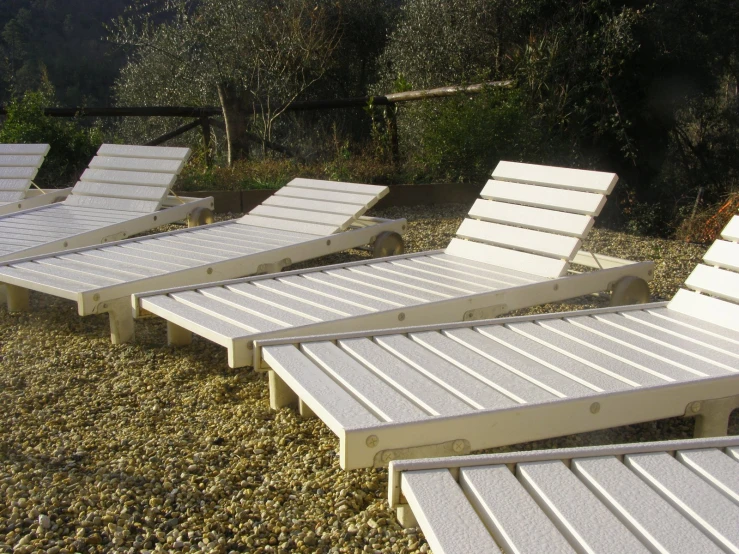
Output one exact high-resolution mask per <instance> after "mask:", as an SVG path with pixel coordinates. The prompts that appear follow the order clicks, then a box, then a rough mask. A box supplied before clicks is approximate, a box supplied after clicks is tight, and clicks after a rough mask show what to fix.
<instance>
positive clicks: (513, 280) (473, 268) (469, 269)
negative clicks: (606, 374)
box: [415, 253, 544, 285]
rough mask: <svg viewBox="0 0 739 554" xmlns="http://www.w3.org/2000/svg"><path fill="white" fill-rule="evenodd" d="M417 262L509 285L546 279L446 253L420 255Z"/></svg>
mask: <svg viewBox="0 0 739 554" xmlns="http://www.w3.org/2000/svg"><path fill="white" fill-rule="evenodd" d="M415 263H424V264H429V265H433V266H441V267H446V268H449V269H452V270H454V271H460V272H462V273H465V274H467V275H470V276H473V277H474V276H476V275H480V276H481V277H483V278H488V279H492V280H493V281H497V282H499V283H506V284H509V285H526V284H528V283H538V282H541V281H543V280H544V277H541V276H540V275H532V274H530V273H523V272H521V271H515V270H513V269H509V268H505V267H498V266H495V265H490V264H488V263H485V262H476V261H475V260H467V259H465V258H456V257H454V256H449V255H447V254H444V253H439V254H431V255H428V256H423V257H421V256H419V257H417V258H416V259H415Z"/></svg>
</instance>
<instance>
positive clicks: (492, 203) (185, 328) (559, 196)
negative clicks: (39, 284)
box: [0, 162, 654, 367]
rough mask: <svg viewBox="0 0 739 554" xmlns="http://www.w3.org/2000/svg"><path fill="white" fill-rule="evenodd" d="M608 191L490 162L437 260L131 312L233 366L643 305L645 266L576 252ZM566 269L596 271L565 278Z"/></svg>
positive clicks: (179, 293)
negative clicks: (560, 304)
mask: <svg viewBox="0 0 739 554" xmlns="http://www.w3.org/2000/svg"><path fill="white" fill-rule="evenodd" d="M616 180H617V177H616V175H614V174H612V173H601V172H595V171H581V170H575V169H562V168H553V167H545V166H534V165H527V164H519V163H511V162H500V164H499V165H498V167H497V168H496V170H495V172H494V173H493V180H491V181H489V182H488V183H487V185H486V186H485V188H484V189H483V191H482V192H481V199H479V200H477V201H476V202H475V204H474V205H473V206H472V209H471V210H470V212H469V217H468V218H467V219H465V220H464V222H463V223H462V225H461V226H460V227H459V230H458V231H457V236H456V238H454V239H453V240H452V241H451V243H450V244H449V246H448V247H447V249H446V250H443V251H442V250H439V251H432V252H420V253H415V254H407V255H404V256H399V257H392V258H387V259H384V260H379V261H361V262H354V263H347V264H340V265H334V266H328V267H319V268H314V269H308V270H300V271H291V272H284V273H281V274H279V275H266V276H259V277H251V278H248V279H243V280H237V281H229V282H222V283H215V284H212V285H208V286H207V287H184V288H177V289H169V290H161V291H154V292H148V293H141V294H136V295H135V296H134V299H133V301H134V308H135V310H136V313H137V314H142V313H147V314H148V313H153V314H155V315H158V316H159V317H162V318H164V319H167V320H168V328H169V330H170V339H171V340H170V342H175V343H186V342H187V341H188V340H189V335H190V334H191V333H192V332H194V333H197V334H199V335H202V336H203V337H206V338H207V339H209V340H212V341H214V342H216V343H218V344H221V345H223V346H225V347H226V348H227V349H228V360H229V365H231V367H243V366H248V365H252V361H253V357H252V354H253V349H252V348H253V342H254V340H257V339H264V338H273V337H274V338H277V337H285V336H300V335H308V334H321V333H331V332H340V331H358V330H366V329H378V328H389V327H396V326H398V325H399V324H402V325H418V324H423V323H429V322H444V321H470V320H476V319H484V318H486V317H494V316H497V315H499V314H502V313H506V312H508V311H510V310H515V309H518V308H523V307H527V306H532V305H537V304H542V303H546V302H555V301H559V300H564V299H567V298H572V297H576V296H580V295H583V294H588V293H595V292H598V291H603V290H615V296H616V298H618V299H619V301H620V302H633V301H637V300H641V301H646V300H648V298H649V292H648V287H647V285H646V282H645V281H646V280H649V279H651V275H652V270H653V267H654V265H653V264H652V263H651V262H642V263H632V262H627V261H624V260H617V259H615V258H605V257H595V256H593V255H592V254H589V253H586V252H580V245H581V239H582V238H583V237H585V236H586V235H587V233H588V231H589V230H590V228H591V226H592V224H593V218H594V216H595V215H597V214H598V213H599V212H600V210H601V208H602V207H603V204H604V203H605V201H606V195H607V194H608V193H610V192H611V190H612V189H613V186H614V185H615V183H616ZM573 260H574V261H575V262H577V263H580V264H586V265H587V264H589V265H591V266H595V267H598V265H597V264H602V267H604V268H605V269H599V270H597V271H591V272H586V273H582V274H579V275H574V276H567V277H564V275H566V274H567V272H568V269H569V265H570V261H573ZM0 273H1V272H0ZM634 291H636V294H633V292H634Z"/></svg>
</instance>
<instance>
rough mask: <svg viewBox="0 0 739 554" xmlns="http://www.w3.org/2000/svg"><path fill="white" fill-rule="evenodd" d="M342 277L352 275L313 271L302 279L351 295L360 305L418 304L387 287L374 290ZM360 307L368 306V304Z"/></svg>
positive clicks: (348, 273) (345, 272)
mask: <svg viewBox="0 0 739 554" xmlns="http://www.w3.org/2000/svg"><path fill="white" fill-rule="evenodd" d="M340 275H341V276H340ZM344 275H349V276H351V275H352V274H351V273H350V272H349V271H344V272H331V273H325V272H320V271H314V272H311V273H306V274H305V275H303V277H302V278H304V279H305V280H306V281H312V282H315V283H318V284H319V285H321V286H326V287H330V289H329V290H337V291H340V292H339V293H340V294H345V293H349V294H353V295H355V296H356V297H357V302H359V303H360V304H362V303H363V302H372V304H371V305H376V302H378V301H388V302H392V303H393V305H394V306H409V305H412V304H415V303H416V302H418V299H416V298H409V297H408V296H406V295H402V294H396V293H394V292H392V291H389V290H387V287H380V288H375V287H363V286H358V285H357V281H352V280H350V279H346V278H344ZM359 277H361V276H359ZM362 305H368V306H369V305H370V304H362Z"/></svg>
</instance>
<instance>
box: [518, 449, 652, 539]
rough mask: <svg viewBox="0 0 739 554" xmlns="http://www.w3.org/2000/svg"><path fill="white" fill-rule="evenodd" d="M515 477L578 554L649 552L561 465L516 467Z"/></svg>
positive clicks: (537, 464) (554, 462)
mask: <svg viewBox="0 0 739 554" xmlns="http://www.w3.org/2000/svg"><path fill="white" fill-rule="evenodd" d="M516 476H517V477H518V479H519V481H520V482H521V483H522V484H523V486H524V487H526V490H528V492H529V494H531V496H532V497H533V498H534V500H536V502H537V503H538V504H539V506H540V507H541V508H542V510H544V512H545V513H546V514H547V515H548V516H549V518H550V519H551V520H552V522H553V523H554V525H555V526H556V527H557V529H559V532H560V533H562V534H563V535H564V536H565V537H566V538H567V539H568V540H569V542H570V544H572V545H577V546H576V549H577V550H579V551H580V552H592V553H595V552H597V553H599V554H606V553H607V554H615V553H623V554H636V553H637V552H644V553H646V552H648V550H647V549H646V548H645V547H644V545H642V543H641V542H639V540H638V539H637V538H636V537H634V535H632V534H631V533H630V532H629V530H628V529H627V528H626V527H625V526H624V525H623V523H621V522H620V521H619V520H618V519H617V518H616V516H614V515H613V514H612V513H611V512H610V511H609V510H608V509H607V508H606V507H605V506H603V504H601V503H600V502H599V501H598V499H597V498H596V497H595V495H593V493H591V492H590V491H589V490H588V488H587V487H586V486H585V485H584V484H583V483H582V482H580V480H579V479H578V478H577V477H575V475H573V474H572V473H571V472H570V470H569V469H567V467H566V466H565V465H564V464H563V463H562V462H560V461H552V462H529V463H523V464H518V465H517V466H516Z"/></svg>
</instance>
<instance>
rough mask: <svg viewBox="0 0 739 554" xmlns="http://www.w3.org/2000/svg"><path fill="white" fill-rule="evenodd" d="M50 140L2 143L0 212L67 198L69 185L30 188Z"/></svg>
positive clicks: (0, 154)
mask: <svg viewBox="0 0 739 554" xmlns="http://www.w3.org/2000/svg"><path fill="white" fill-rule="evenodd" d="M48 153H49V145H48V144H0V216H1V215H5V214H9V213H13V212H17V211H19V210H28V209H31V208H38V207H39V206H45V205H47V204H52V203H54V202H60V201H62V200H64V199H65V198H66V197H67V196H68V195H69V193H70V192H71V191H72V189H71V188H66V189H46V190H44V189H39V188H36V189H31V185H32V184H33V178H34V177H35V176H36V173H37V172H38V169H39V166H41V164H42V163H43V161H44V157H45V156H46V154H48Z"/></svg>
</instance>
